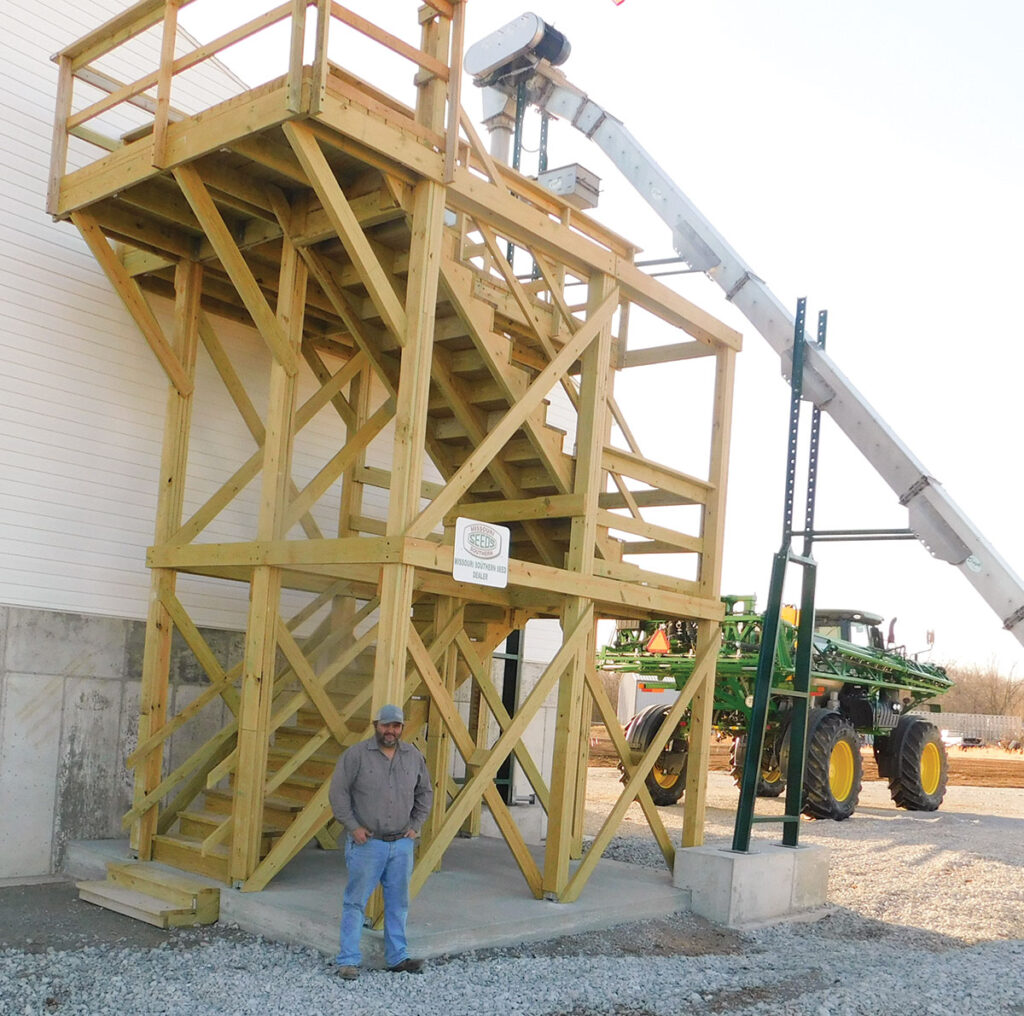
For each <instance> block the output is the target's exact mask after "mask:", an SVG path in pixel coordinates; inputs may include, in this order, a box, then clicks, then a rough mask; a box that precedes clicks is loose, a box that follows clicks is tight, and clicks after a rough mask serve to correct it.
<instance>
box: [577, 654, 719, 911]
mask: <svg viewBox="0 0 1024 1016" xmlns="http://www.w3.org/2000/svg"><path fill="white" fill-rule="evenodd" d="M709 652H710V647H706V648H705V652H704V653H703V654H698V655H697V659H696V661H695V663H694V670H693V673H692V674H691V675H690V677H689V678H688V679H687V681H686V684H685V685H684V686H683V688H682V689H681V690H680V692H679V698H677V699H676V700H675V702H673V703H672V705H671V706H670V707H669V711H668V713H667V714H666V716H665V719H664V720H663V721H662V724H661V726H660V727H659V728H658V730H657V732H656V733H655V735H654V737H653V738H652V739H651V742H650V745H649V746H648V748H647V750H646V751H645V752H644V754H643V757H642V758H641V759H640V761H639V762H638V763H637V766H636V768H635V769H634V770H633V772H632V773H631V774H630V776H629V778H628V780H627V781H626V785H625V787H624V788H623V790H622V793H621V794H620V795H619V799H618V800H617V801H616V802H615V804H614V805H612V809H611V811H610V812H609V813H608V815H607V816H606V818H605V820H604V822H603V824H602V825H601V828H600V830H599V831H598V833H597V835H596V836H595V837H594V839H593V841H592V842H591V844H590V849H589V850H588V851H587V854H586V856H585V857H584V858H583V860H582V862H581V863H580V865H579V867H578V868H577V869H576V871H575V872H574V873H573V876H572V878H571V879H570V880H569V884H568V886H567V887H566V889H565V892H564V893H563V894H562V901H563V902H566V903H567V902H569V901H570V900H573V899H576V898H578V896H579V894H580V890H581V889H582V888H583V886H584V884H585V883H586V881H587V879H588V878H589V877H590V874H591V872H592V871H593V870H594V867H595V866H596V865H597V862H598V861H599V860H600V858H601V855H602V854H603V853H604V851H605V849H606V848H607V846H608V844H609V843H610V842H611V838H612V837H613V836H614V835H615V831H616V829H618V827H619V824H620V823H621V822H622V818H623V816H624V815H625V813H626V809H627V808H628V807H629V806H630V805H631V804H632V803H633V801H634V800H635V799H636V797H637V795H638V794H639V793H640V788H641V786H643V784H644V781H645V780H646V779H647V774H648V773H649V772H650V771H651V769H652V767H653V766H654V763H655V762H656V761H657V759H658V756H659V755H660V754H661V750H662V748H664V746H665V744H666V742H667V741H668V739H669V737H670V736H671V734H672V731H674V730H675V729H676V727H677V726H678V725H679V720H680V719H681V718H682V715H683V713H684V712H685V711H686V708H687V706H689V705H690V702H691V700H692V698H693V695H694V692H695V691H696V689H697V688H698V687H699V686H700V685H701V684H702V683H703V681H704V680H705V678H706V677H707V673H708V670H709V669H711V670H712V671H713V669H714V663H715V661H714V658H713V657H712V656H710V655H709Z"/></svg>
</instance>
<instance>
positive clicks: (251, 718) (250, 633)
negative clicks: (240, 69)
mask: <svg viewBox="0 0 1024 1016" xmlns="http://www.w3.org/2000/svg"><path fill="white" fill-rule="evenodd" d="M305 296H306V267H305V263H304V262H303V261H302V259H301V258H300V257H299V255H298V252H297V251H296V249H295V247H294V246H293V245H292V243H291V242H290V241H289V240H288V238H287V236H286V237H285V238H284V240H283V248H282V256H281V277H280V286H279V289H278V304H277V324H278V326H279V328H280V333H281V335H282V336H284V338H285V340H286V342H287V348H288V349H289V351H290V352H291V354H292V357H293V358H295V356H296V354H297V352H298V349H299V345H300V342H301V338H302V322H303V311H304V305H305ZM296 387H297V386H296V376H295V372H294V370H293V371H292V372H291V373H289V371H288V370H287V369H286V367H285V365H284V364H282V362H281V360H280V358H278V357H274V359H273V361H272V362H271V367H270V395H269V399H268V411H267V424H266V441H265V443H264V447H263V484H262V488H261V494H260V516H259V523H258V527H257V528H258V533H257V538H258V539H261V540H279V539H283V537H284V535H285V533H284V525H285V523H284V519H285V517H286V514H287V507H288V490H289V480H290V478H291V454H292V441H293V437H294V433H295V403H296ZM280 594H281V571H280V569H279V568H277V567H274V566H269V565H262V566H259V567H256V568H254V569H253V576H252V584H251V588H250V602H249V620H248V625H247V628H246V637H245V656H244V660H243V666H242V697H241V707H240V709H239V713H238V766H237V770H236V778H235V779H236V782H235V790H234V801H233V804H232V816H233V819H234V826H233V829H232V842H231V855H230V861H229V874H230V877H231V879H232V880H233V881H235V882H243V881H245V879H247V878H248V877H249V876H250V875H251V874H252V873H253V872H254V871H255V869H256V867H257V865H258V864H259V861H260V841H261V838H262V832H263V794H264V784H265V783H266V773H267V748H268V742H269V737H270V727H271V723H270V708H271V701H272V698H273V690H274V671H275V666H276V657H277V626H278V617H279V607H280Z"/></svg>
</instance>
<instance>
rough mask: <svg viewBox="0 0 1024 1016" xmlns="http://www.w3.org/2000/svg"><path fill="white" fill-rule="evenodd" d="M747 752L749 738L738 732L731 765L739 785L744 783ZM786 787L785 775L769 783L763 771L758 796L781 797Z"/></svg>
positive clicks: (734, 740) (733, 746) (734, 778)
mask: <svg viewBox="0 0 1024 1016" xmlns="http://www.w3.org/2000/svg"><path fill="white" fill-rule="evenodd" d="M746 753H747V738H746V735H745V734H738V735H737V736H736V737H734V738H733V741H732V750H731V751H730V752H729V766H730V769H731V772H732V781H733V783H735V784H736V786H737V787H739V786H741V785H742V783H743V764H744V761H745V759H746ZM785 789H786V780H785V777H783V778H782V779H780V780H776V782H775V783H769V782H768V781H767V780H766V779H765V778H764V775H763V773H762V775H761V776H760V777H759V778H758V781H757V791H756V793H757V796H758V797H781V796H782V794H783V792H784V791H785Z"/></svg>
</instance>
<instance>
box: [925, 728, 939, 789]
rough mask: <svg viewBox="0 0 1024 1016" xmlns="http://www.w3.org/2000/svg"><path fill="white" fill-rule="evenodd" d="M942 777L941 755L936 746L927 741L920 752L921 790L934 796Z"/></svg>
mask: <svg viewBox="0 0 1024 1016" xmlns="http://www.w3.org/2000/svg"><path fill="white" fill-rule="evenodd" d="M941 777H942V755H941V754H940V752H939V747H938V745H937V744H934V743H933V742H931V741H929V742H928V743H927V744H926V745H925V746H924V748H923V749H922V750H921V789H922V790H923V791H924V792H925V793H926V794H929V795H931V794H934V793H935V791H936V790H938V789H939V780H940V779H941Z"/></svg>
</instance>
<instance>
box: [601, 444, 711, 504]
mask: <svg viewBox="0 0 1024 1016" xmlns="http://www.w3.org/2000/svg"><path fill="white" fill-rule="evenodd" d="M604 465H605V468H606V469H608V470H609V471H611V472H613V473H619V474H620V475H622V476H628V477H630V478H631V479H634V480H639V481H640V482H641V483H646V484H647V485H648V486H650V487H655V488H657V489H659V490H667V491H670V492H671V493H673V494H676V495H679V496H681V497H686V498H689V499H690V502H691V503H692V504H704V503H705V502H706V501H707V499H708V496H709V495H710V493H711V492H712V491H713V490H714V485H713V484H711V483H710V482H708V481H707V480H701V479H699V478H698V477H696V476H690V475H689V474H688V473H681V472H679V471H678V470H676V469H671V468H669V467H668V466H663V465H660V464H659V463H657V462H652V461H650V460H649V459H644V458H641V457H640V456H639V455H633V454H631V453H630V452H624V451H622V449H620V448H611V447H605V449H604Z"/></svg>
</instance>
